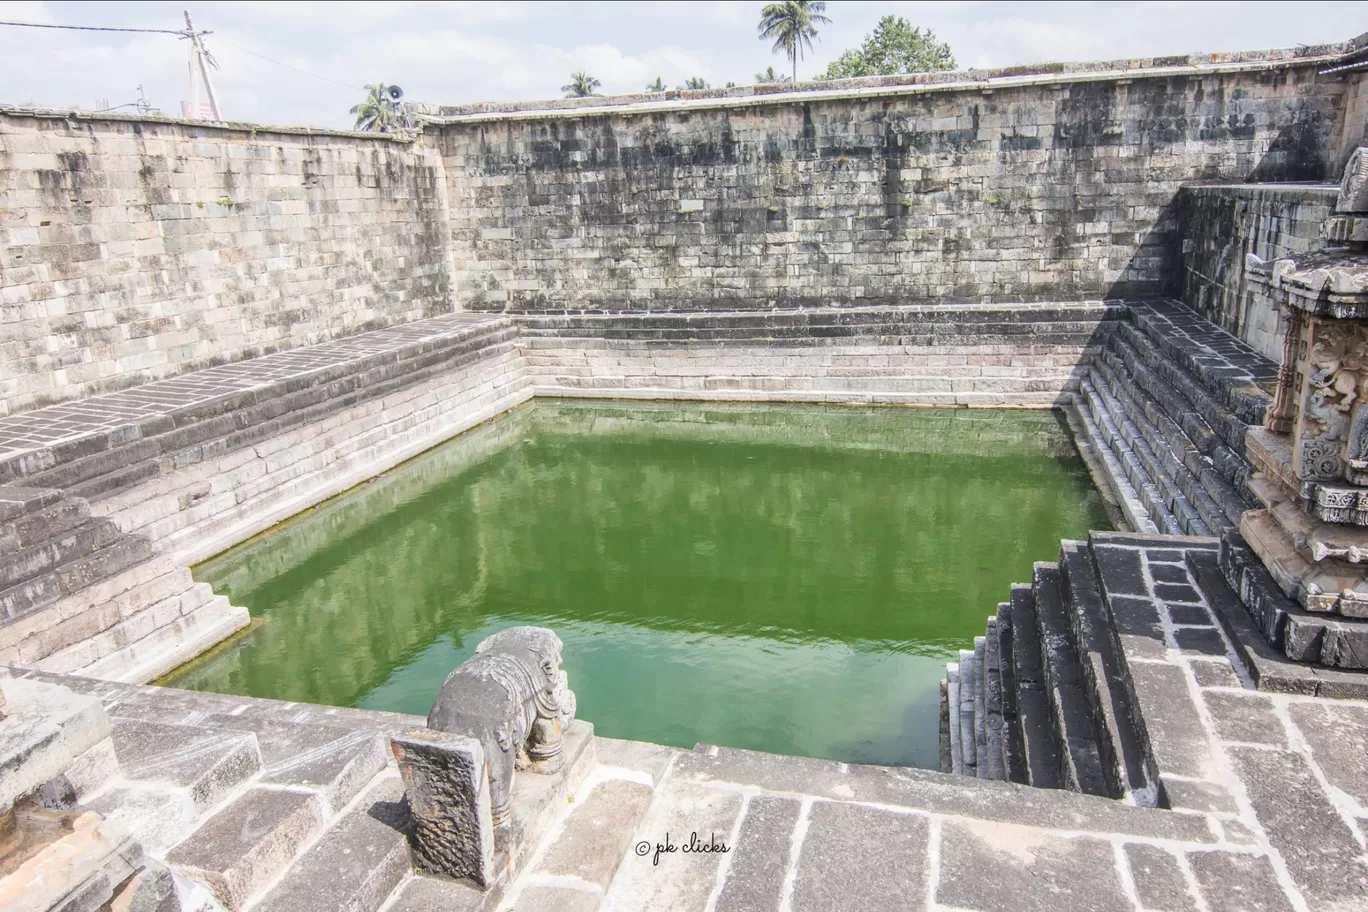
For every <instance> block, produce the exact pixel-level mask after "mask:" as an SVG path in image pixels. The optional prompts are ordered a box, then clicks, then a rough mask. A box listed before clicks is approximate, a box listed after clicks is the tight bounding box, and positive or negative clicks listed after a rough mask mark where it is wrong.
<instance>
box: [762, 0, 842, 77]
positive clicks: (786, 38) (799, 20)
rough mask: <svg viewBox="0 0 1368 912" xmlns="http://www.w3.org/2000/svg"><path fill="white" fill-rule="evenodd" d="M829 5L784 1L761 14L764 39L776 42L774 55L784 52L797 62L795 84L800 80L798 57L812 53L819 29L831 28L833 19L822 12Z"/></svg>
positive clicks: (818, 1) (819, 1)
mask: <svg viewBox="0 0 1368 912" xmlns="http://www.w3.org/2000/svg"><path fill="white" fill-rule="evenodd" d="M824 12H826V3H824V2H822V0H783V2H782V3H771V4H769V5H767V6H766V7H765V8H764V9H763V10H761V11H760V25H759V26H758V29H759V31H760V38H761V39H762V40H766V41H768V40H769V39H771V38H772V39H774V52H775V53H778V52H779V51H783V52H784V55H785V56H786V57H788V59H789V60H791V61H793V81H794V82H797V81H798V58H799V57H802V56H803V49H804V48H806V49H807V50H809V51H810V50H812V39H813V38H816V37H817V26H818V25H819V24H821V25H830V24H831V20H830V19H828V18H827V17H826V16H823V15H822V13H824Z"/></svg>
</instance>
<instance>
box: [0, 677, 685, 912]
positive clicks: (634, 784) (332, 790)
mask: <svg viewBox="0 0 1368 912" xmlns="http://www.w3.org/2000/svg"><path fill="white" fill-rule="evenodd" d="M15 673H16V675H17V676H19V677H20V678H22V679H30V680H34V681H38V682H43V683H49V684H59V685H61V686H63V687H67V688H70V689H71V690H73V691H76V692H77V693H79V694H83V695H87V696H92V697H95V698H97V699H98V700H99V701H100V703H101V704H102V705H103V707H104V709H105V712H106V713H107V715H108V720H109V727H110V732H109V738H108V739H107V741H106V742H104V743H103V744H102V745H101V748H100V750H98V751H96V750H92V751H90V752H89V754H88V755H83V756H82V757H81V758H79V759H78V763H77V764H76V766H75V767H73V772H72V773H71V774H69V776H68V779H69V780H71V781H70V782H69V783H67V786H66V787H65V788H60V789H57V790H49V792H50V794H48V795H47V796H46V800H47V801H48V802H49V804H50V805H51V806H54V807H63V808H77V809H80V810H91V811H96V812H98V813H99V814H101V815H104V816H105V817H106V818H107V819H109V820H112V821H115V822H117V823H118V824H121V825H123V826H125V827H127V829H128V832H129V834H130V836H131V837H132V838H133V839H135V840H136V841H137V842H138V843H139V844H140V845H141V847H142V849H143V850H144V851H146V853H147V854H148V855H149V856H150V857H152V858H155V859H157V860H159V861H162V862H164V863H165V865H166V866H167V867H168V868H169V869H170V870H171V871H172V872H173V873H174V875H175V876H176V878H177V879H178V881H179V883H180V886H179V894H180V897H181V902H182V908H186V909H189V908H191V907H195V908H203V909H206V910H218V909H220V908H221V909H227V910H230V912H239V910H252V912H256V910H273V912H274V910H280V912H286V910H288V912H299V910H313V909H317V910H320V912H322V910H329V912H331V910H336V909H347V910H350V912H375V910H378V909H380V908H381V907H387V908H389V909H396V910H405V909H412V910H415V912H416V910H444V909H449V910H461V912H465V910H472V912H473V910H481V912H491V910H494V909H496V908H497V909H506V908H511V907H512V906H511V905H510V904H509V903H503V904H502V905H500V903H501V902H503V898H504V894H506V893H507V891H508V890H509V888H510V887H512V883H511V882H505V883H503V884H501V885H500V887H499V888H498V889H496V890H493V891H491V892H489V893H482V892H480V891H478V890H476V889H474V888H473V887H470V886H467V885H464V884H459V883H452V882H448V881H442V880H437V879H432V878H427V877H421V876H417V875H414V874H413V873H412V870H411V862H410V857H409V844H408V836H409V826H410V824H409V818H408V808H407V804H406V801H405V798H404V787H403V782H402V780H401V778H400V777H399V774H398V771H397V769H396V768H395V764H394V759H393V756H392V755H391V753H390V750H389V744H388V742H389V738H390V737H392V736H394V735H397V734H400V733H403V732H406V731H411V730H413V729H415V728H422V727H424V724H425V721H426V720H424V719H423V718H421V717H410V716H404V715H400V714H396V713H384V712H371V711H366V710H354V709H345V708H335V707H323V706H312V705H304V704H291V703H282V702H278V701H272V700H256V699H251V698H245V697H233V696H227V695H222V694H213V693H199V692H192V691H178V690H170V689H165V688H153V687H144V686H137V685H130V684H119V683H115V682H110V681H100V680H96V679H93V678H84V677H73V676H68V675H58V674H50V673H45V672H36V671H31V670H16V671H15ZM572 731H577V732H578V734H577V735H570V736H568V737H567V767H568V769H569V770H570V772H568V773H567V776H566V777H565V780H564V781H563V782H562V783H561V784H560V785H559V786H557V787H556V788H553V789H545V788H544V787H545V786H546V784H547V783H549V782H551V780H550V779H549V778H548V777H541V776H532V775H527V776H522V777H519V779H518V780H516V781H515V796H514V806H515V808H518V809H519V810H520V811H522V812H523V815H524V818H525V819H527V824H526V825H527V827H528V831H529V832H531V833H535V834H537V837H536V838H537V839H538V840H540V841H539V842H536V843H534V844H533V845H532V846H531V849H530V854H529V855H528V857H527V861H526V864H525V866H524V871H523V876H522V877H521V878H520V879H519V880H518V886H517V890H518V891H519V895H520V896H521V898H520V899H518V900H517V906H516V908H518V909H520V910H523V909H526V910H532V909H559V908H574V909H594V908H597V904H598V902H599V901H600V900H601V899H602V897H603V895H604V894H605V892H606V891H607V889H608V887H609V885H610V883H611V882H612V880H613V877H614V875H615V874H616V872H617V869H618V865H619V864H620V862H621V860H622V859H623V858H624V857H625V856H626V853H627V850H628V847H629V845H630V844H631V842H632V837H633V836H634V834H635V833H636V832H637V830H638V828H639V825H640V824H641V823H642V821H643V820H645V818H646V816H647V813H648V811H649V810H650V808H651V806H652V801H653V795H654V791H655V788H656V785H657V784H658V783H659V782H660V781H661V780H662V779H663V778H664V776H665V774H666V771H667V769H668V767H669V764H670V762H671V758H672V757H673V756H674V754H676V753H678V752H677V751H675V750H673V749H671V748H664V747H657V746H655V745H645V744H636V743H633V742H621V741H613V740H612V739H604V738H594V737H593V736H592V728H591V727H590V726H588V725H586V724H584V723H577V724H576V725H575V726H572ZM572 745H573V750H572ZM539 789H540V791H539ZM542 837H545V838H544V839H543V838H542ZM509 901H510V902H511V901H512V897H509ZM196 904H198V905H196Z"/></svg>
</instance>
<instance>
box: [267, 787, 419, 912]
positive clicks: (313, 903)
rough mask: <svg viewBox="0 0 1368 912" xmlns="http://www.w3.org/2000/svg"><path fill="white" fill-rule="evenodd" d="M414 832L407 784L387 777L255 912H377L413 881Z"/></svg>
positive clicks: (337, 823) (287, 874) (298, 862)
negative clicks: (410, 878)
mask: <svg viewBox="0 0 1368 912" xmlns="http://www.w3.org/2000/svg"><path fill="white" fill-rule="evenodd" d="M408 830H409V812H408V804H407V802H406V801H405V798H404V785H403V782H402V780H400V779H399V778H398V777H397V776H388V777H385V778H383V779H381V780H379V781H377V782H375V783H374V784H373V785H372V786H371V787H370V788H369V789H368V790H367V791H366V792H365V794H363V795H362V796H361V798H360V800H359V801H357V803H356V805H355V806H354V807H352V808H351V809H350V810H349V811H348V812H347V813H346V814H344V815H343V816H342V817H341V818H339V819H338V820H336V821H335V822H333V823H332V824H331V825H330V826H329V827H328V829H327V831H326V832H325V833H324V834H323V835H322V837H321V838H320V839H319V840H318V841H317V842H315V843H314V844H313V845H312V846H311V847H310V848H309V849H308V850H307V851H305V852H304V854H303V855H301V856H300V857H299V858H298V859H297V860H296V861H295V862H294V863H293V864H291V865H290V867H289V870H287V871H286V872H285V874H284V876H283V877H281V879H280V881H279V882H278V883H276V884H275V885H273V886H271V887H270V888H269V890H268V891H267V892H266V894H265V895H264V896H262V898H261V899H260V900H259V901H258V902H256V903H255V904H254V905H253V909H254V910H259V912H315V910H316V912H339V910H346V912H375V910H376V909H378V908H380V906H381V905H383V904H384V903H385V901H386V900H387V899H388V898H389V897H390V895H391V894H393V893H394V892H395V890H396V888H397V887H398V886H399V885H400V883H401V882H402V881H403V880H404V879H405V878H406V877H407V876H408V875H409V871H410V870H411V866H410V862H409V852H408ZM277 838H279V837H277ZM433 908H440V907H438V906H434V907H433Z"/></svg>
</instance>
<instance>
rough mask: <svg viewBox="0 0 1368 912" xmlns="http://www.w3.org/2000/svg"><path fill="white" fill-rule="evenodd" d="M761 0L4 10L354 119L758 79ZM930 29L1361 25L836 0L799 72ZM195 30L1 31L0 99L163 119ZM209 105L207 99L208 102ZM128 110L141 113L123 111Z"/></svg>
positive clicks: (1355, 10)
mask: <svg viewBox="0 0 1368 912" xmlns="http://www.w3.org/2000/svg"><path fill="white" fill-rule="evenodd" d="M763 5H764V4H763V3H762V2H731V0H727V2H703V0H699V2H645V0H637V2H627V0H617V2H597V3H571V2H507V3H500V2H494V0H482V2H481V0H477V2H446V3H441V2H403V0H386V2H380V0H371V2H362V3H303V2H300V3H291V2H236V3H204V2H194V3H191V4H189V5H187V3H186V2H184V0H182V2H180V3H117V4H116V3H58V2H28V0H18V2H11V0H0V20H13V21H21V22H36V23H56V24H62V25H84V26H104V27H123V28H162V29H183V28H184V27H185V19H184V14H183V10H185V9H189V11H190V13H191V15H192V16H193V17H194V21H195V26H196V27H197V28H200V29H207V30H209V31H211V32H212V33H213V34H211V35H208V36H206V37H205V39H204V42H205V45H206V47H207V48H208V49H209V51H210V53H211V54H212V55H213V56H214V57H215V59H216V60H217V61H218V63H219V66H220V68H219V69H218V70H215V71H211V76H212V78H213V80H214V86H215V89H216V90H217V92H218V96H219V101H220V104H221V106H222V109H223V114H224V117H225V118H227V119H230V120H237V121H249V122H254V123H273V124H290V125H301V126H303V125H310V126H315V127H325V128H332V129H346V128H349V127H350V126H351V124H352V118H351V117H350V116H349V115H348V113H347V109H348V108H350V107H351V106H352V105H353V104H355V103H356V102H357V101H359V100H360V99H361V97H362V95H363V91H362V89H361V87H362V86H363V85H365V84H367V83H373V82H377V81H382V82H385V83H391V84H397V85H399V86H401V87H402V88H403V90H404V92H405V97H406V99H407V100H409V101H420V102H428V103H432V104H460V103H463V102H472V101H502V100H522V99H533V98H555V97H559V96H560V95H561V94H562V93H561V91H560V86H561V85H563V84H565V83H566V82H568V81H569V77H570V74H571V73H572V72H574V71H577V70H580V71H584V72H587V73H589V74H590V75H592V76H594V77H596V78H597V79H599V80H600V82H601V83H602V88H601V89H600V91H601V92H603V93H604V94H615V93H625V92H638V91H642V90H644V89H645V87H646V85H647V83H649V82H651V81H653V80H654V79H655V78H656V77H657V76H659V77H661V78H662V79H664V81H665V84H666V85H667V86H669V87H671V88H673V87H676V86H679V85H680V84H682V83H683V82H684V80H685V79H687V78H688V77H691V76H701V77H703V78H704V79H706V80H707V81H708V82H709V83H710V84H712V85H715V86H720V85H725V84H726V82H728V81H729V80H730V81H735V82H736V83H737V84H739V85H745V84H748V83H752V82H755V81H756V79H755V74H756V73H757V72H760V71H763V70H764V69H765V68H766V67H767V66H770V65H773V66H774V67H775V68H776V69H777V70H779V71H781V72H783V71H786V70H787V68H788V62H787V60H786V58H784V57H782V56H780V55H776V54H772V53H771V51H770V47H769V44H768V43H767V42H761V41H760V40H759V39H758V38H757V37H756V22H757V21H758V20H759V17H760V9H761V7H762V6H763ZM889 14H893V15H899V16H903V17H904V18H906V19H907V20H908V21H909V22H910V23H912V24H913V25H919V26H922V27H929V28H931V29H933V30H934V31H935V33H936V35H937V37H938V38H940V39H941V40H943V41H946V42H948V43H949V44H950V47H951V50H952V51H953V52H954V54H955V58H956V60H957V62H958V63H959V65H960V67H961V68H968V67H1001V66H1012V65H1014V64H1023V63H1040V62H1044V61H1051V60H1107V59H1113V58H1121V57H1144V56H1167V55H1172V54H1183V53H1191V52H1195V51H1233V50H1261V49H1265V48H1272V47H1292V46H1295V45H1299V44H1322V43H1328V42H1337V41H1344V40H1347V39H1349V38H1352V37H1354V36H1356V35H1359V34H1361V33H1363V32H1368V4H1365V3H1363V2H1298V3H1291V2H1271V3H1259V2H1245V3H1238V4H1236V3H1219V2H1153V3H1123V2H1117V3H1099V2H1089V3H1079V2H1069V3H1053V2H1011V3H996V2H925V3H916V2H883V3H879V2H864V0H833V2H830V3H828V4H827V12H826V15H827V16H828V17H829V18H830V19H831V20H832V21H831V24H830V25H828V26H824V27H823V28H822V30H821V34H820V36H819V39H818V40H817V42H816V43H815V47H814V51H813V53H812V54H811V55H810V56H809V57H808V58H807V59H805V60H803V61H800V63H799V67H798V74H799V78H800V79H802V78H805V77H811V76H814V75H816V74H818V73H820V72H821V71H822V70H824V69H825V68H826V65H827V63H829V62H830V61H831V60H833V59H835V58H836V57H837V56H839V54H840V53H841V51H842V50H844V49H845V48H848V47H854V46H857V45H858V44H859V43H860V41H861V40H862V39H863V38H864V36H865V35H866V34H867V33H868V32H869V31H870V30H872V29H873V28H874V26H875V25H876V24H877V23H878V20H879V18H880V17H881V16H884V15H889ZM187 44H188V43H187V42H185V41H183V40H181V39H179V38H177V37H176V36H174V35H160V34H126V33H118V32H93V31H84V32H82V31H66V30H52V29H32V28H14V27H8V26H0V103H9V104H30V103H31V104H37V105H40V106H45V107H58V108H70V107H81V108H87V109H91V108H95V107H97V106H101V105H102V104H103V103H104V102H105V101H107V103H108V104H109V105H121V104H127V103H130V102H133V101H135V100H136V99H137V97H138V86H139V85H141V86H143V87H144V89H145V91H146V93H147V97H148V100H149V101H150V102H151V103H152V104H153V105H154V106H155V107H157V108H159V109H160V110H162V111H164V112H166V113H168V114H172V113H174V114H179V112H180V106H181V102H182V101H183V100H184V99H187V98H188V97H189V89H188V76H187V66H186V64H187V60H188V48H187ZM202 99H203V96H202ZM123 110H131V109H127V108H125V109H123Z"/></svg>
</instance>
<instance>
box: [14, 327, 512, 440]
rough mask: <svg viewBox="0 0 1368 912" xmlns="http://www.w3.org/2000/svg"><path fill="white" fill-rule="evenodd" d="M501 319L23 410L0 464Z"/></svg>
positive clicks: (362, 341)
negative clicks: (44, 449) (29, 453)
mask: <svg viewBox="0 0 1368 912" xmlns="http://www.w3.org/2000/svg"><path fill="white" fill-rule="evenodd" d="M502 319H504V318H503V317H500V316H497V315H490V314H470V313H455V314H447V315H445V316H440V317H432V318H430V319H427V320H418V321H415V322H412V323H406V324H402V325H399V326H391V327H388V328H385V329H378V330H374V331H373V332H367V333H359V334H357V335H354V336H348V337H347V338H344V339H337V340H335V341H332V342H325V343H323V344H321V345H314V346H309V347H307V348H300V349H291V350H289V351H282V352H276V353H274V354H270V355H263V356H261V357H259V358H252V359H250V360H247V361H238V362H235V363H232V364H223V365H219V366H218V367H210V368H206V369H204V370H199V371H194V372H192V373H188V374H182V375H181V376H178V377H172V378H170V379H167V380H157V381H154V382H152V383H148V384H145V385H143V386H136V387H132V388H130V389H126V390H121V391H119V392H116V393H105V394H103V395H99V396H92V397H90V398H88V399H80V400H76V401H73V402H63V403H58V404H56V405H50V406H45V407H43V408H39V409H34V410H32V411H28V412H21V413H20V414H18V415H12V416H7V417H4V418H0V462H5V461H7V460H9V459H11V458H14V457H16V456H19V455H21V454H23V453H25V452H29V451H32V450H38V449H42V448H44V447H52V446H56V445H60V444H67V443H70V442H72V441H76V440H79V439H82V438H85V437H89V436H92V435H96V434H101V433H104V434H108V433H110V432H113V431H118V430H120V429H123V428H131V427H136V426H137V425H139V424H140V423H142V422H144V421H147V420H148V419H151V418H156V417H158V416H162V415H169V414H171V413H173V412H175V411H177V410H178V409H185V408H188V407H191V406H202V405H205V404H207V403H212V402H215V401H217V400H220V399H225V398H227V397H231V396H234V395H239V394H242V393H245V392H249V391H252V390H259V389H263V388H266V387H270V386H272V385H274V384H281V383H287V382H294V383H300V382H303V381H305V380H307V379H308V378H310V377H311V376H316V375H321V374H323V373H325V372H326V371H328V370H331V369H337V368H350V367H360V366H362V365H365V364H368V363H369V362H371V361H375V360H377V359H383V358H385V357H387V356H393V355H395V354H397V353H399V352H401V351H403V350H405V349H412V348H415V347H417V346H422V345H425V344H429V345H430V344H433V343H436V342H439V341H441V340H444V339H447V338H452V337H458V336H460V335H463V334H464V333H466V332H468V331H469V330H470V329H471V328H472V327H478V326H481V325H486V324H491V323H496V322H498V321H500V320H502ZM130 439H131V438H130Z"/></svg>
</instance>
